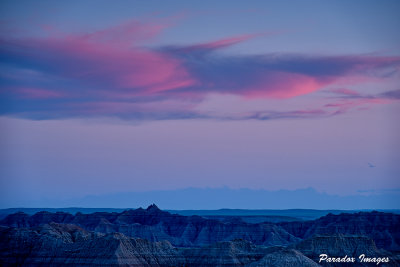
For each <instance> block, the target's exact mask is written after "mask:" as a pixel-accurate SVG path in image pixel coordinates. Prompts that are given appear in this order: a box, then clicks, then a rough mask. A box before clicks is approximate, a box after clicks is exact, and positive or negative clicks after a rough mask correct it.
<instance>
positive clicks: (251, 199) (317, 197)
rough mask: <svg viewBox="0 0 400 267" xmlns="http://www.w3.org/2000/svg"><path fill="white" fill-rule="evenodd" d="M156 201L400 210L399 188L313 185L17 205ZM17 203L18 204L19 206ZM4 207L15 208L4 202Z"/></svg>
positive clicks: (200, 206)
mask: <svg viewBox="0 0 400 267" xmlns="http://www.w3.org/2000/svg"><path fill="white" fill-rule="evenodd" d="M152 203H157V204H158V205H159V206H160V207H162V208H163V209H169V210H204V209H206V210H208V209H211V210H215V209H223V208H234V209H319V210H362V209H368V210H372V209H400V191H387V192H385V193H373V192H364V193H359V194H357V195H349V196H338V195H329V194H326V193H321V192H318V191H316V190H315V189H313V188H306V189H298V190H292V191H291V190H279V191H268V190H253V189H231V188H227V187H223V188H186V189H179V190H164V191H148V192H125V193H114V194H105V195H91V196H86V197H83V198H79V199H77V198H75V199H65V200H60V199H43V200H40V201H30V202H29V203H21V204H20V205H18V206H19V207H48V208H56V207H86V208H122V209H126V208H132V207H146V206H148V205H150V204H152ZM18 206H17V207H18ZM2 207H3V208H9V207H15V204H14V205H11V204H7V203H3V204H2Z"/></svg>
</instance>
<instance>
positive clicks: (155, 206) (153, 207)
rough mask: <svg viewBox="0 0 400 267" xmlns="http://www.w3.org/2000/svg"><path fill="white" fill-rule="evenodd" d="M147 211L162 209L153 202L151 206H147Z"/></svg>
mask: <svg viewBox="0 0 400 267" xmlns="http://www.w3.org/2000/svg"><path fill="white" fill-rule="evenodd" d="M146 210H147V211H161V210H160V209H159V208H158V207H157V205H156V204H154V203H153V204H151V205H150V206H148V207H147V209H146Z"/></svg>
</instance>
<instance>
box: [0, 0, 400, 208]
mask: <svg viewBox="0 0 400 267" xmlns="http://www.w3.org/2000/svg"><path fill="white" fill-rule="evenodd" d="M399 13H400V2H399V1H389V0H387V1H356V0H355V1H301V2H300V1H298V2H293V1H246V2H245V1H168V2H167V1H153V0H152V1H115V2H110V1H100V0H99V1H65V2H61V1H44V0H43V1H35V2H33V1H1V3H0V195H1V196H0V207H16V206H28V205H29V203H32V201H37V200H40V199H41V200H43V199H47V200H49V201H52V200H53V201H54V200H59V199H74V198H84V197H86V196H90V195H102V194H116V193H119V192H125V193H126V192H144V191H157V190H180V189H185V188H231V189H235V190H236V189H244V188H247V189H252V190H267V191H268V190H269V191H276V190H302V189H304V188H313V189H314V190H316V191H317V192H320V193H327V194H330V195H338V196H349V195H363V194H364V195H365V194H385V192H388V191H391V190H397V189H400V180H399V177H400V164H399V162H400V152H399V151H400V141H399V140H400V139H399V135H400V126H399V120H398V114H400V113H399V112H400V105H399V104H400V88H399V84H400V35H399V34H398V29H399V27H400V17H399V16H398V14H399ZM396 200H400V197H399V198H397V199H393V201H396ZM399 203H400V201H399ZM111 204H112V203H111ZM111 204H110V205H111ZM216 207H218V206H217V205H216ZM391 207H392V206H391ZM168 208H174V207H168ZM343 208H345V207H343ZM366 208H367V207H366Z"/></svg>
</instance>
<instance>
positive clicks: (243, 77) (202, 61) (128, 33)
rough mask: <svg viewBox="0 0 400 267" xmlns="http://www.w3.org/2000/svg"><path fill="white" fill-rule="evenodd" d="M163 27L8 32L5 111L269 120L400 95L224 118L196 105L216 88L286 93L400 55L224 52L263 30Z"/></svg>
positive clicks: (366, 73)
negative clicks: (187, 40)
mask: <svg viewBox="0 0 400 267" xmlns="http://www.w3.org/2000/svg"><path fill="white" fill-rule="evenodd" d="M164 28H165V27H164V26H162V25H161V24H160V25H156V24H143V23H140V22H138V21H135V20H132V21H129V22H126V23H124V24H121V25H117V26H114V27H110V28H108V29H102V30H98V31H95V32H91V33H83V34H69V33H60V32H51V33H48V34H46V35H43V36H37V37H32V36H31V37H26V38H22V37H14V36H11V35H10V34H3V35H2V36H1V39H0V57H1V62H2V63H1V64H0V69H1V73H2V74H1V75H0V79H1V87H0V88H1V89H0V95H1V100H0V101H1V107H0V114H3V115H16V116H23V117H28V118H32V119H49V118H65V117H93V116H117V117H120V118H134V119H180V118H194V117H200V118H209V117H211V118H212V117H216V118H221V119H263V120H264V119H279V118H305V117H315V116H330V115H334V114H338V113H341V112H345V111H347V110H348V109H349V108H351V107H353V106H357V105H362V104H364V103H387V102H390V101H394V100H398V99H399V97H398V92H397V91H391V92H386V93H379V94H377V95H374V96H364V95H361V94H359V93H357V92H353V91H351V90H349V89H335V90H333V91H331V93H333V94H334V95H335V96H336V97H337V99H338V101H335V102H333V103H325V104H324V105H321V106H320V107H319V108H315V107H310V108H309V109H306V110H290V109H289V110H287V111H283V112H282V111H280V112H278V111H273V110H272V111H271V110H269V111H265V110H260V111H253V112H252V113H246V114H239V115H237V114H236V115H229V114H227V115H224V116H221V115H216V114H211V113H207V112H204V113H202V112H200V111H199V110H198V109H195V107H196V105H197V104H198V103H201V102H202V101H204V99H205V97H206V96H207V95H209V94H223V95H224V94H229V95H237V96H240V97H242V98H243V99H250V100H251V99H276V100H277V101H280V100H281V99H289V98H294V97H299V96H303V95H307V94H310V93H313V92H316V91H319V90H321V89H324V88H328V87H335V86H336V87H339V85H343V84H345V85H346V84H347V85H354V84H362V83H366V82H368V81H371V80H374V81H384V80H385V79H391V77H393V76H396V75H398V71H399V67H400V57H395V56H391V57H390V56H370V55H346V56H324V55H300V54H282V53H270V54H264V55H232V54H227V53H221V51H222V50H223V49H225V48H227V47H230V46H232V45H235V44H238V43H241V42H245V41H247V40H250V39H252V38H257V37H258V36H259V35H256V34H245V35H240V36H233V37H228V38H223V39H220V40H214V41H210V42H204V43H199V44H193V45H188V46H178V45H176V46H168V47H165V46H161V47H160V46H159V47H156V48H154V39H155V38H157V36H158V35H159V34H160V33H161V32H162V31H163V29H164ZM148 44H152V46H151V47H153V48H149V46H148ZM332 108H336V109H335V110H332Z"/></svg>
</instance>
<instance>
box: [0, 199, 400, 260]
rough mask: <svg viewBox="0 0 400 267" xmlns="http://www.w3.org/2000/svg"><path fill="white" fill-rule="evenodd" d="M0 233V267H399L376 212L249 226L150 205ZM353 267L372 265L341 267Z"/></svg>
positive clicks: (393, 236)
mask: <svg viewBox="0 0 400 267" xmlns="http://www.w3.org/2000/svg"><path fill="white" fill-rule="evenodd" d="M0 225H2V226H1V228H0V266H15V265H17V266H318V262H319V256H320V254H328V255H329V256H330V257H344V256H346V255H347V256H348V257H358V256H359V255H361V254H365V255H366V256H368V257H373V258H376V259H377V258H382V259H389V262H388V263H385V262H382V263H380V264H379V266H398V253H399V249H398V248H399V244H400V216H399V215H394V214H390V213H382V212H369V213H355V214H341V215H327V216H324V217H321V218H320V219H318V220H313V221H305V222H286V223H276V224H273V223H255V224H250V223H246V222H243V221H235V220H233V221H232V220H231V221H226V222H221V221H217V220H211V219H206V218H202V217H199V216H189V217H187V216H181V215H176V214H170V213H168V212H165V211H161V210H159V209H158V208H157V207H156V206H155V205H152V206H149V207H148V208H147V209H136V210H127V211H123V212H112V213H107V212H97V213H92V214H81V213H77V214H76V215H72V214H69V213H64V212H57V213H50V212H39V213H36V214H34V215H32V216H29V215H27V214H24V213H15V214H11V215H9V216H7V217H6V218H4V219H3V220H1V221H0ZM321 264H322V265H327V263H326V262H321ZM368 264H369V265H368ZM328 265H329V266H345V265H343V264H342V265H340V264H339V265H337V264H336V265H335V263H328ZM358 265H361V266H371V263H360V262H355V263H352V265H348V266H358Z"/></svg>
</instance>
